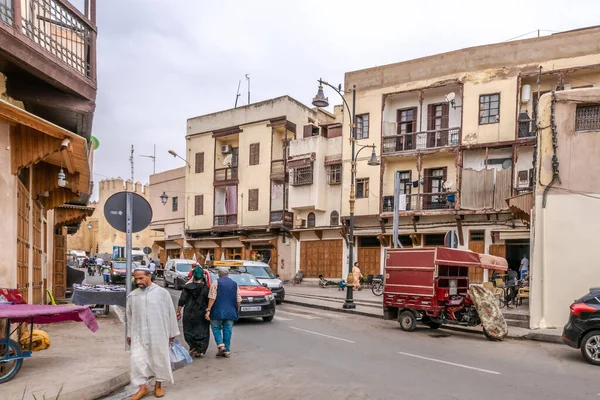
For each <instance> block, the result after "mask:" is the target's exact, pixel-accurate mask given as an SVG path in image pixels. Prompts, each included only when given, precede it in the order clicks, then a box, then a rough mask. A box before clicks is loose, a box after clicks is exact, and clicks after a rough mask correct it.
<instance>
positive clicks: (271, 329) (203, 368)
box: [111, 289, 600, 400]
mask: <svg viewBox="0 0 600 400" xmlns="http://www.w3.org/2000/svg"><path fill="white" fill-rule="evenodd" d="M169 291H170V292H171V295H172V297H173V300H174V301H176V300H177V299H178V298H179V292H177V291H174V290H172V289H169ZM215 352H216V347H215V345H214V343H211V347H210V348H209V356H207V357H206V358H203V359H196V360H194V364H192V365H190V366H188V367H186V368H184V369H182V370H180V371H176V372H175V380H176V383H175V385H174V386H171V385H169V386H167V387H166V390H167V396H166V398H172V399H192V398H197V397H200V396H202V397H203V398H208V399H232V398H233V399H257V400H258V399H261V400H262V399H267V398H277V399H279V400H281V399H299V398H312V399H327V400H334V399H367V398H368V399H424V400H429V399H431V400H433V399H441V398H444V399H461V400H464V399H477V400H480V399H486V400H494V399H502V400H505V399H515V400H516V399H527V400H530V399H556V400H564V399H590V398H598V396H599V395H600V380H598V372H600V369H598V368H594V367H592V366H590V365H588V364H586V363H584V362H583V361H582V360H581V356H580V353H579V352H577V351H575V350H571V349H570V348H568V347H566V346H562V345H556V344H548V343H538V342H532V341H512V340H507V341H504V342H489V341H487V340H486V339H485V338H484V337H483V336H482V335H474V334H465V333H459V332H449V331H444V330H440V331H432V330H430V329H429V328H425V327H423V328H419V329H418V330H417V331H415V332H412V333H407V332H403V331H401V330H400V329H399V328H398V324H397V323H394V322H390V321H382V320H381V321H380V320H376V319H373V318H366V317H361V316H351V315H345V314H339V313H331V312H324V311H320V310H313V309H308V308H303V307H297V306H290V305H285V304H284V305H282V306H278V308H277V314H276V317H275V320H274V321H273V322H271V323H264V322H262V320H248V321H241V322H239V323H237V324H236V325H235V328H234V337H233V343H232V352H233V353H232V357H231V358H230V359H217V358H215V357H213V356H212V354H214V353H215ZM128 390H129V391H127V390H126V391H123V392H121V393H120V394H118V395H115V396H112V397H111V399H122V398H125V397H124V396H126V394H128V393H131V389H128Z"/></svg>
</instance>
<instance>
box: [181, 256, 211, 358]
mask: <svg viewBox="0 0 600 400" xmlns="http://www.w3.org/2000/svg"><path fill="white" fill-rule="evenodd" d="M207 307H208V285H207V284H206V281H205V280H204V270H203V269H202V268H201V267H196V268H194V269H193V272H192V281H191V282H188V283H187V284H186V285H185V286H184V287H183V291H182V292H181V297H180V298H179V304H178V307H177V318H181V309H182V308H183V336H184V338H185V341H186V342H187V344H188V346H189V347H190V355H191V356H195V357H202V356H203V355H204V354H205V353H206V349H207V348H208V343H209V340H210V322H209V321H207V320H206V318H204V315H205V313H206V308H207Z"/></svg>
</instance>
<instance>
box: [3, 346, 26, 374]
mask: <svg viewBox="0 0 600 400" xmlns="http://www.w3.org/2000/svg"><path fill="white" fill-rule="evenodd" d="M7 350H8V351H7ZM20 356H21V346H19V344H18V343H17V342H15V341H14V340H10V341H9V343H8V349H7V348H6V342H3V343H0V383H4V382H8V381H10V380H11V379H12V378H14V377H15V375H17V373H18V372H19V370H20V369H21V365H22V364H23V359H22V358H18V359H14V358H13V357H20ZM6 357H9V358H13V359H12V360H9V361H2V359H3V358H6Z"/></svg>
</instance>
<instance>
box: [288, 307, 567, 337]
mask: <svg viewBox="0 0 600 400" xmlns="http://www.w3.org/2000/svg"><path fill="white" fill-rule="evenodd" d="M283 304H293V305H297V306H302V307H308V308H316V309H320V310H326V311H335V312H339V313H346V314H353V315H360V316H363V317H371V318H377V319H383V316H381V315H375V314H371V313H366V312H363V311H357V310H344V309H343V308H341V307H331V306H324V305H321V304H311V303H303V302H300V301H294V300H288V299H285V300H284V302H283ZM440 329H446V330H449V331H456V332H463V333H475V334H479V335H483V330H480V329H470V328H464V327H461V326H454V325H443V326H442V327H441V328H440ZM507 338H508V339H511V340H535V341H538V342H545V343H559V344H562V339H561V337H560V336H555V335H548V334H545V333H536V332H531V333H527V334H524V335H510V329H509V335H508V336H507Z"/></svg>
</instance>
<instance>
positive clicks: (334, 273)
mask: <svg viewBox="0 0 600 400" xmlns="http://www.w3.org/2000/svg"><path fill="white" fill-rule="evenodd" d="M342 249H343V242H342V240H316V241H303V242H300V267H299V269H300V270H302V272H303V273H304V277H306V278H318V277H319V275H323V276H324V277H325V278H340V277H341V276H342V253H343V250H342Z"/></svg>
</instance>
